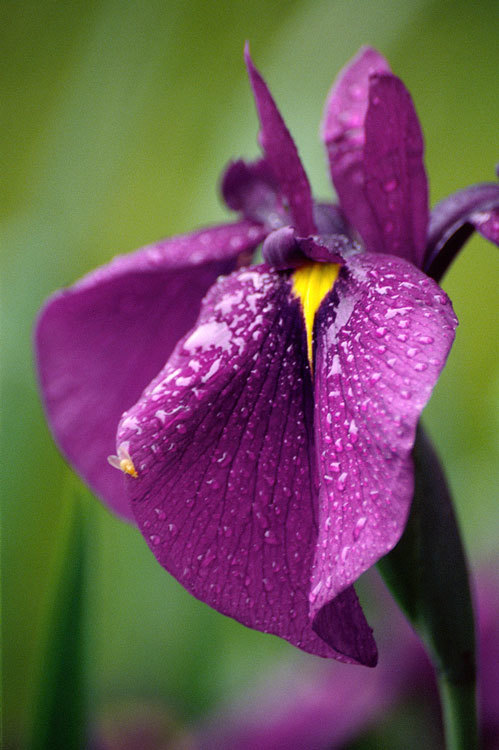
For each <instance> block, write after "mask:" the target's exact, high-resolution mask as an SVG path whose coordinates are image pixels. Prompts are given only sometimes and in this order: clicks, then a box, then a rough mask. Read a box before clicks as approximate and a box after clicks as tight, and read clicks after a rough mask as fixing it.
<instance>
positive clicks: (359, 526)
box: [353, 516, 367, 541]
mask: <svg viewBox="0 0 499 750" xmlns="http://www.w3.org/2000/svg"><path fill="white" fill-rule="evenodd" d="M366 524H367V516H361V517H360V518H359V520H358V521H357V523H356V524H355V528H354V530H353V538H354V540H355V541H357V539H358V538H359V537H360V535H361V534H362V531H363V530H364V529H365V526H366Z"/></svg>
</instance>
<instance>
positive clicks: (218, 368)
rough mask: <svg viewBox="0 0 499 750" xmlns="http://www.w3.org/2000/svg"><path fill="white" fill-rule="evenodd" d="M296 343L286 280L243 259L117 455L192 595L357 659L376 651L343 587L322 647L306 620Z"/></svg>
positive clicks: (312, 474)
mask: <svg viewBox="0 0 499 750" xmlns="http://www.w3.org/2000/svg"><path fill="white" fill-rule="evenodd" d="M306 347H307V344H306V338H305V331H304V326H303V324H302V321H301V313H300V309H299V303H298V300H296V299H294V298H293V297H292V296H291V284H290V282H289V280H288V279H287V277H286V276H284V275H282V274H278V273H277V272H275V271H272V270H270V269H269V268H268V267H266V266H253V267H251V268H249V269H244V270H242V271H239V272H237V273H235V274H232V275H231V276H229V277H228V278H226V279H222V280H220V281H219V282H218V283H217V284H216V285H215V286H214V287H213V288H212V289H211V290H210V292H209V293H208V295H207V297H206V299H205V301H204V303H203V308H202V311H201V315H200V318H199V320H198V323H197V326H196V327H195V328H194V329H193V331H191V332H190V333H189V334H188V335H187V336H186V337H185V338H184V339H183V340H182V341H181V342H179V344H178V345H177V347H176V349H175V351H174V353H173V355H172V357H171V358H170V361H169V362H168V364H167V366H166V367H165V368H164V370H163V371H162V372H161V373H160V375H159V376H158V377H157V378H156V379H155V380H154V381H153V382H152V383H151V384H150V386H149V387H148V388H147V390H146V391H145V392H144V394H143V396H142V398H141V399H140V400H139V402H138V403H137V404H136V405H135V406H134V407H133V408H132V409H130V410H129V411H128V412H127V413H126V414H124V418H123V420H122V422H121V424H120V427H119V430H118V450H119V448H120V446H121V445H123V444H126V445H127V448H128V450H129V453H130V456H131V459H132V460H133V463H134V465H135V468H136V471H137V473H138V478H137V479H134V478H132V477H127V478H126V488H127V492H128V495H129V498H130V501H131V504H132V507H133V511H134V513H135V516H136V519H137V523H138V525H139V528H140V530H141V531H142V533H143V534H144V537H145V539H146V541H147V543H148V544H149V546H150V548H151V550H152V551H153V553H154V555H155V556H156V558H157V560H158V561H159V563H160V564H161V565H162V566H163V567H164V568H166V570H168V571H169V572H170V573H171V574H172V575H173V576H175V578H177V580H179V581H180V583H182V585H183V586H185V588H187V590H188V591H190V592H191V593H192V594H193V595H194V596H196V597H198V598H199V599H201V600H203V601H205V602H206V603H207V604H209V605H211V606H212V607H214V608H215V609H217V610H219V611H220V612H222V613H224V614H227V615H230V616H232V617H234V618H236V619H237V620H239V621H240V622H243V623H244V624H245V625H248V626H250V627H253V628H255V629H257V630H261V631H264V632H270V633H274V634H276V635H279V636H281V637H283V638H285V639H286V640H288V641H290V642H291V643H293V644H294V645H296V646H298V647H300V648H302V649H304V650H305V651H309V652H311V653H314V654H318V655H321V656H333V657H336V658H338V659H340V660H343V661H350V662H352V661H357V662H362V663H366V662H369V661H370V660H371V661H372V660H373V658H374V657H373V653H374V655H375V646H374V643H373V641H372V635H371V631H370V629H369V627H368V625H367V623H366V622H365V619H364V617H363V615H362V611H361V609H360V606H359V605H358V602H357V601H356V599H355V594H353V589H350V590H349V591H348V592H344V595H343V598H342V599H341V601H339V602H338V603H336V602H333V603H332V604H331V606H330V608H329V610H328V611H329V613H330V619H331V624H333V625H334V626H336V630H335V632H333V633H332V634H330V633H329V632H327V633H326V634H325V635H326V638H327V641H328V644H329V645H326V643H325V641H324V640H322V639H321V638H319V637H318V636H317V635H316V634H315V633H314V631H313V629H312V627H311V621H310V618H309V602H308V592H309V583H310V574H311V565H312V559H313V554H314V551H315V541H316V536H317V526H316V519H315V510H316V507H315V506H316V488H317V467H316V461H315V458H314V431H313V394H312V384H311V375H310V369H309V365H308V361H307V355H306ZM321 635H322V633H321ZM340 649H341V652H340Z"/></svg>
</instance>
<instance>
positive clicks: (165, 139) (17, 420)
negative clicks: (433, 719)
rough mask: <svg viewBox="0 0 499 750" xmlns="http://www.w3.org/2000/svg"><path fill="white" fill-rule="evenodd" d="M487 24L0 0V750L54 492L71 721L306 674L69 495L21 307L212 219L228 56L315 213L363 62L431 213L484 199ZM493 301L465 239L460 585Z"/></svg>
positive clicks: (96, 1) (480, 261)
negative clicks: (66, 584)
mask: <svg viewBox="0 0 499 750" xmlns="http://www.w3.org/2000/svg"><path fill="white" fill-rule="evenodd" d="M498 9H499V6H498V4H497V2H495V0H490V2H487V1H483V2H477V3H473V4H472V3H469V2H467V1H465V0H454V1H453V2H451V1H449V2H444V1H442V0H437V1H436V2H432V1H431V0H377V2H365V1H363V0H359V1H358V2H355V3H354V2H349V1H348V0H338V1H334V0H331V1H330V2H325V1H321V0H311V1H310V2H305V1H299V0H294V1H293V2H283V1H282V0H274V2H272V3H270V2H266V0H244V1H241V0H226V1H225V0H220V1H219V2H216V3H215V2H207V1H206V0H191V1H190V2H189V3H187V2H185V1H183V0H163V2H160V1H159V0H158V1H154V0H143V1H142V2H120V1H119V0H79V1H78V0H76V1H75V2H66V3H61V2H56V1H55V0H38V2H27V1H21V2H12V1H5V0H4V3H3V4H2V7H1V17H0V28H1V32H0V35H1V39H0V57H1V66H0V70H1V71H2V73H1V75H2V79H3V96H2V110H3V111H2V114H1V142H2V145H3V150H4V154H3V160H2V164H3V166H2V171H1V174H0V180H1V183H2V189H1V191H0V194H1V204H0V210H1V219H2V236H3V237H2V246H1V253H2V265H1V268H2V273H1V276H2V292H1V302H2V306H3V314H2V445H1V461H2V464H3V467H2V495H3V501H2V506H3V524H2V525H3V542H2V554H3V565H2V569H3V596H4V604H3V646H4V648H3V678H4V731H5V746H6V747H12V748H14V747H23V746H24V744H25V743H26V737H27V731H28V728H29V725H30V722H31V721H32V707H33V702H34V695H35V684H36V679H37V674H38V673H39V671H40V663H41V662H40V659H41V656H40V654H41V650H42V647H43V644H44V643H45V640H46V637H47V631H48V629H49V625H48V623H49V622H50V620H49V619H48V618H49V617H50V612H51V608H52V603H53V601H54V581H55V580H56V577H57V571H58V569H59V568H60V566H61V565H64V563H63V561H62V555H63V549H64V544H65V540H66V534H65V529H66V526H67V519H66V518H65V514H66V513H67V509H68V505H70V504H71V503H72V502H73V498H74V497H75V495H77V496H78V497H83V505H84V512H85V514H86V516H87V517H88V521H89V525H88V530H89V543H88V547H87V551H86V558H87V561H86V565H87V576H86V582H85V585H84V599H83V605H84V606H83V610H84V616H85V620H84V627H85V633H86V640H85V655H86V656H85V660H86V662H85V663H86V667H85V669H86V681H87V685H88V693H89V701H90V711H91V713H92V716H94V717H95V716H97V715H98V714H100V712H101V711H102V710H103V709H104V708H105V707H106V706H107V705H111V704H113V703H114V702H116V701H118V702H119V701H122V700H125V699H126V700H128V699H133V700H135V699H136V700H141V701H148V700H153V701H156V702H158V701H159V702H160V704H161V705H162V706H164V707H165V711H168V712H169V713H170V714H171V716H172V717H175V719H176V720H178V721H180V722H192V721H194V720H195V719H197V718H199V717H201V716H203V715H204V714H206V713H208V712H210V711H212V710H213V709H214V707H215V706H216V705H217V704H218V703H219V702H220V701H222V700H224V698H226V697H227V696H228V695H231V694H233V693H234V691H237V690H246V689H247V688H248V686H250V685H251V684H253V682H254V681H255V680H256V678H257V676H258V675H259V674H260V673H261V671H262V669H264V668H265V667H267V666H268V665H269V664H270V665H272V664H273V663H274V662H277V661H282V660H286V659H294V658H296V659H298V660H300V659H302V658H305V659H308V658H312V657H301V656H300V655H299V654H298V653H297V652H294V651H293V649H292V648H291V647H289V646H288V645H287V644H285V643H283V642H282V643H281V642H279V641H278V640H277V639H275V638H273V637H270V636H267V637H265V636H262V635H260V634H258V633H254V632H251V631H249V630H246V629H245V628H243V627H242V626H240V625H238V624H237V623H235V622H233V621H231V620H229V619H227V618H224V617H222V616H221V615H218V614H217V613H215V612H213V611H211V610H209V609H208V607H206V606H205V605H203V604H201V603H199V602H197V601H195V600H194V599H193V598H191V597H190V596H189V595H188V594H187V593H186V592H185V591H183V589H181V587H180V586H179V585H178V584H177V583H176V582H175V581H173V580H172V579H171V578H170V577H169V576H168V575H167V574H166V573H165V572H164V571H163V570H162V569H161V568H160V567H159V566H158V565H157V564H156V562H155V561H154V559H153V556H152V554H151V553H150V552H149V550H148V548H147V547H146V545H145V543H144V542H143V540H142V537H141V536H140V535H139V534H138V533H137V532H136V531H135V530H134V529H132V528H131V527H129V526H127V525H125V524H123V523H121V522H120V521H118V520H117V519H115V518H113V517H111V515H110V514H109V513H108V512H107V511H106V510H105V509H104V508H103V507H102V506H101V505H100V504H99V503H98V502H97V501H95V500H94V499H93V498H91V496H90V494H89V493H88V492H87V491H86V490H82V489H80V487H79V485H78V482H77V480H75V479H73V478H72V475H71V472H70V470H69V469H68V468H67V467H66V466H65V464H64V462H63V461H62V459H61V458H60V456H59V455H58V452H57V450H56V448H55V446H54V444H53V443H52V440H51V437H50V434H49V432H48V429H47V427H46V425H45V422H44V418H43V414H42V411H41V407H40V404H39V401H38V397H37V391H36V383H35V377H34V372H33V364H32V357H31V340H30V339H31V330H32V325H33V320H34V317H35V315H36V311H37V309H38V308H39V306H40V304H41V303H42V301H43V300H44V298H45V297H46V296H47V295H48V294H49V293H50V292H52V291H53V290H54V289H56V288H57V287H60V286H64V285H68V284H70V283H72V282H73V281H74V280H75V279H76V278H77V277H78V276H80V275H81V274H83V273H84V272H86V271H88V270H90V269H91V268H92V267H94V266H96V265H98V264H100V263H103V262H106V261H107V260H109V259H110V258H111V256H113V255H114V254H117V253H122V252H126V251H128V250H132V249H134V248H136V247H138V246H140V245H143V244H146V243H148V242H152V241H154V240H156V239H158V238H160V237H162V236H166V235H169V234H173V233H178V232H184V231H189V230H191V229H193V228H195V227H197V226H199V225H202V224H205V223H212V222H216V221H218V220H220V219H223V218H224V216H225V215H226V213H225V211H224V209H223V207H222V206H221V204H220V201H219V199H218V195H217V181H218V177H219V174H220V171H221V169H222V167H223V166H224V164H225V163H226V162H227V161H228V160H229V159H230V158H232V157H235V156H238V155H243V156H247V157H250V156H254V155H255V154H256V153H257V146H256V130H257V124H256V116H255V112H254V105H253V101H252V97H251V95H250V90H249V86H248V83H247V79H246V75H245V70H244V66H243V60H242V48H243V43H244V40H245V39H249V40H250V41H251V47H252V53H253V56H254V59H255V61H256V63H257V65H258V66H259V67H260V69H261V70H262V71H263V73H264V75H265V76H266V78H267V81H268V83H269V85H270V87H271V89H272V91H273V93H274V95H275V97H276V99H277V101H278V104H279V106H280V107H281V109H282V111H283V113H284V116H285V118H286V120H287V123H288V125H289V127H290V130H291V132H292V133H293V135H294V136H295V139H296V141H297V143H298V146H299V149H300V152H301V155H302V157H303V160H304V162H305V165H306V167H307V170H308V173H309V175H310V179H311V182H312V184H313V187H314V191H315V194H316V195H318V196H322V197H325V198H328V197H330V196H331V195H332V193H331V188H330V186H329V184H328V179H327V172H326V168H325V159H324V156H323V153H322V150H321V147H320V144H319V140H318V135H317V133H318V123H319V119H320V116H321V111H322V106H323V102H324V98H325V96H326V93H327V90H328V88H329V86H330V84H331V82H332V80H333V78H334V76H335V74H336V73H337V72H338V70H339V68H340V67H341V66H342V65H343V64H344V63H345V62H346V61H347V60H348V59H349V57H351V56H352V55H353V54H354V53H355V52H356V50H357V49H358V47H359V46H360V45H361V44H367V43H369V44H372V45H374V46H376V47H378V48H379V49H380V50H381V51H382V52H383V53H384V54H385V55H386V56H387V57H388V59H389V61H390V63H391V65H392V68H393V70H394V71H395V72H396V73H397V74H398V75H400V76H401V77H402V78H403V80H404V81H405V83H406V84H407V85H408V87H409V89H410V90H411V92H412V94H413V97H414V100H415V103H416V107H417V110H418V113H419V115H420V118H421V121H422V124H423V129H424V133H425V137H426V144H427V151H426V153H427V169H428V173H429V178H430V183H431V201H432V204H433V203H435V201H437V200H438V199H440V198H441V197H443V196H445V195H446V194H448V193H450V192H452V191H454V190H456V189H457V188H460V187H463V186H465V185H467V184H470V183H473V182H479V181H484V180H490V179H493V176H494V165H495V163H496V161H497V160H498V158H499V149H498V145H499V143H498V135H497V121H498V114H499V111H498V109H499V108H498V97H497V84H498V81H497V71H498V65H499V57H498V52H497V49H498V48H497V28H498V25H497V24H498V22H499V10H498ZM497 282H498V263H497V257H496V249H494V248H493V247H492V246H491V245H489V244H487V243H486V242H485V240H483V239H481V238H479V237H475V238H474V239H473V240H472V242H471V243H470V244H469V245H468V246H467V248H466V250H465V252H464V253H463V254H462V256H461V257H460V258H459V259H458V260H457V262H456V263H455V265H454V266H453V268H452V269H451V271H450V273H449V274H448V276H447V278H446V280H445V284H444V286H445V288H446V290H447V291H448V293H449V294H450V296H451V298H452V300H453V302H454V306H455V309H456V312H457V314H458V316H459V318H460V322H461V325H460V328H459V330H458V335H457V340H456V344H455V346H454V349H453V351H452V354H451V357H450V360H449V363H448V366H447V368H446V370H445V372H444V374H443V376H442V378H441V380H440V382H439V384H438V387H437V389H436V391H435V394H434V397H433V399H432V402H431V404H430V406H429V407H428V409H427V411H426V423H427V425H428V426H429V429H430V432H431V434H432V435H433V437H434V439H435V441H436V444H437V446H438V449H439V451H440V454H441V456H442V458H443V459H444V461H445V466H446V469H447V472H448V475H449V478H450V482H451V486H452V488H453V490H454V493H455V500H456V505H457V509H458V513H459V517H460V521H461V524H462V528H463V532H464V536H465V540H466V543H467V545H468V549H469V554H470V558H471V560H472V562H473V563H474V564H477V563H479V562H480V561H483V560H484V559H487V557H488V556H489V555H490V554H491V553H492V550H493V548H494V545H495V543H496V535H497V521H498V514H497V503H496V502H495V498H494V490H495V488H496V487H497V485H498V482H497V479H498V477H497V468H495V467H497V424H496V421H495V416H497V410H496V411H495V412H494V408H493V407H496V406H497V395H498V390H499V379H498V367H497V353H496V350H497V339H496V330H497V328H496V326H497V316H496V319H494V311H495V310H496V308H495V307H494V305H495V292H496V288H497ZM144 326H145V335H147V321H144ZM494 472H495V473H494ZM359 680H361V677H359Z"/></svg>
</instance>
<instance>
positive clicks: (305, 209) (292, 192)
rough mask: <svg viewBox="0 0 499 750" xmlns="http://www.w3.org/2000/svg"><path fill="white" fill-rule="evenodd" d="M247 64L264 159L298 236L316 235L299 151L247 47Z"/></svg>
mask: <svg viewBox="0 0 499 750" xmlns="http://www.w3.org/2000/svg"><path fill="white" fill-rule="evenodd" d="M245 60H246V66H247V68H248V75H249V78H250V82H251V86H252V88H253V94H254V97H255V102H256V107H257V110H258V116H259V118H260V125H261V131H260V142H261V145H262V148H263V150H264V152H265V156H266V158H267V160H268V162H269V164H270V166H271V168H272V171H273V173H274V175H275V176H276V179H277V181H278V183H279V186H280V188H281V192H282V194H283V196H284V197H285V198H286V199H287V201H288V203H289V210H290V213H291V218H292V221H293V224H294V225H295V227H296V229H297V232H298V234H301V235H302V236H306V235H308V234H314V233H315V232H316V227H315V223H314V215H313V203H312V193H311V190H310V184H309V182H308V178H307V175H306V173H305V170H304V168H303V165H302V163H301V161H300V157H299V156H298V151H297V150H296V146H295V144H294V141H293V139H292V138H291V135H290V133H289V131H288V129H287V127H286V125H285V123H284V120H283V119H282V117H281V114H280V112H279V110H278V109H277V107H276V104H275V102H274V100H273V98H272V96H271V94H270V91H269V90H268V88H267V84H266V83H265V81H264V80H263V78H262V76H261V75H260V73H259V72H258V70H257V69H256V68H255V66H254V65H253V61H252V60H251V57H250V53H249V48H248V46H246V49H245Z"/></svg>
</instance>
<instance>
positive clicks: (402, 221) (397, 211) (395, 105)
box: [357, 74, 428, 268]
mask: <svg viewBox="0 0 499 750" xmlns="http://www.w3.org/2000/svg"><path fill="white" fill-rule="evenodd" d="M364 127H365V146H364V174H365V188H364V189H365V196H366V198H367V201H368V202H369V205H370V206H371V209H372V213H373V216H374V221H375V225H373V226H372V227H364V228H362V227H357V228H358V229H359V231H360V233H361V234H362V236H363V238H364V241H365V242H366V246H367V249H368V250H372V251H376V252H384V253H389V254H390V255H397V256H399V257H401V258H405V259H406V260H410V261H411V263H414V265H415V266H417V267H418V268H421V267H422V264H423V256H424V251H425V245H426V232H427V227H428V184H427V180H426V173H425V169H424V163H423V151H424V144H423V134H422V132H421V127H420V124H419V120H418V116H417V114H416V110H415V109H414V105H413V103H412V99H411V96H410V94H409V92H408V91H407V89H406V87H405V86H404V84H403V83H402V81H401V80H400V79H399V78H397V77H396V76H394V75H391V74H380V75H375V76H372V77H371V79H370V84H369V107H368V110H367V114H366V119H365V126H364ZM363 232H364V234H363Z"/></svg>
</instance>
